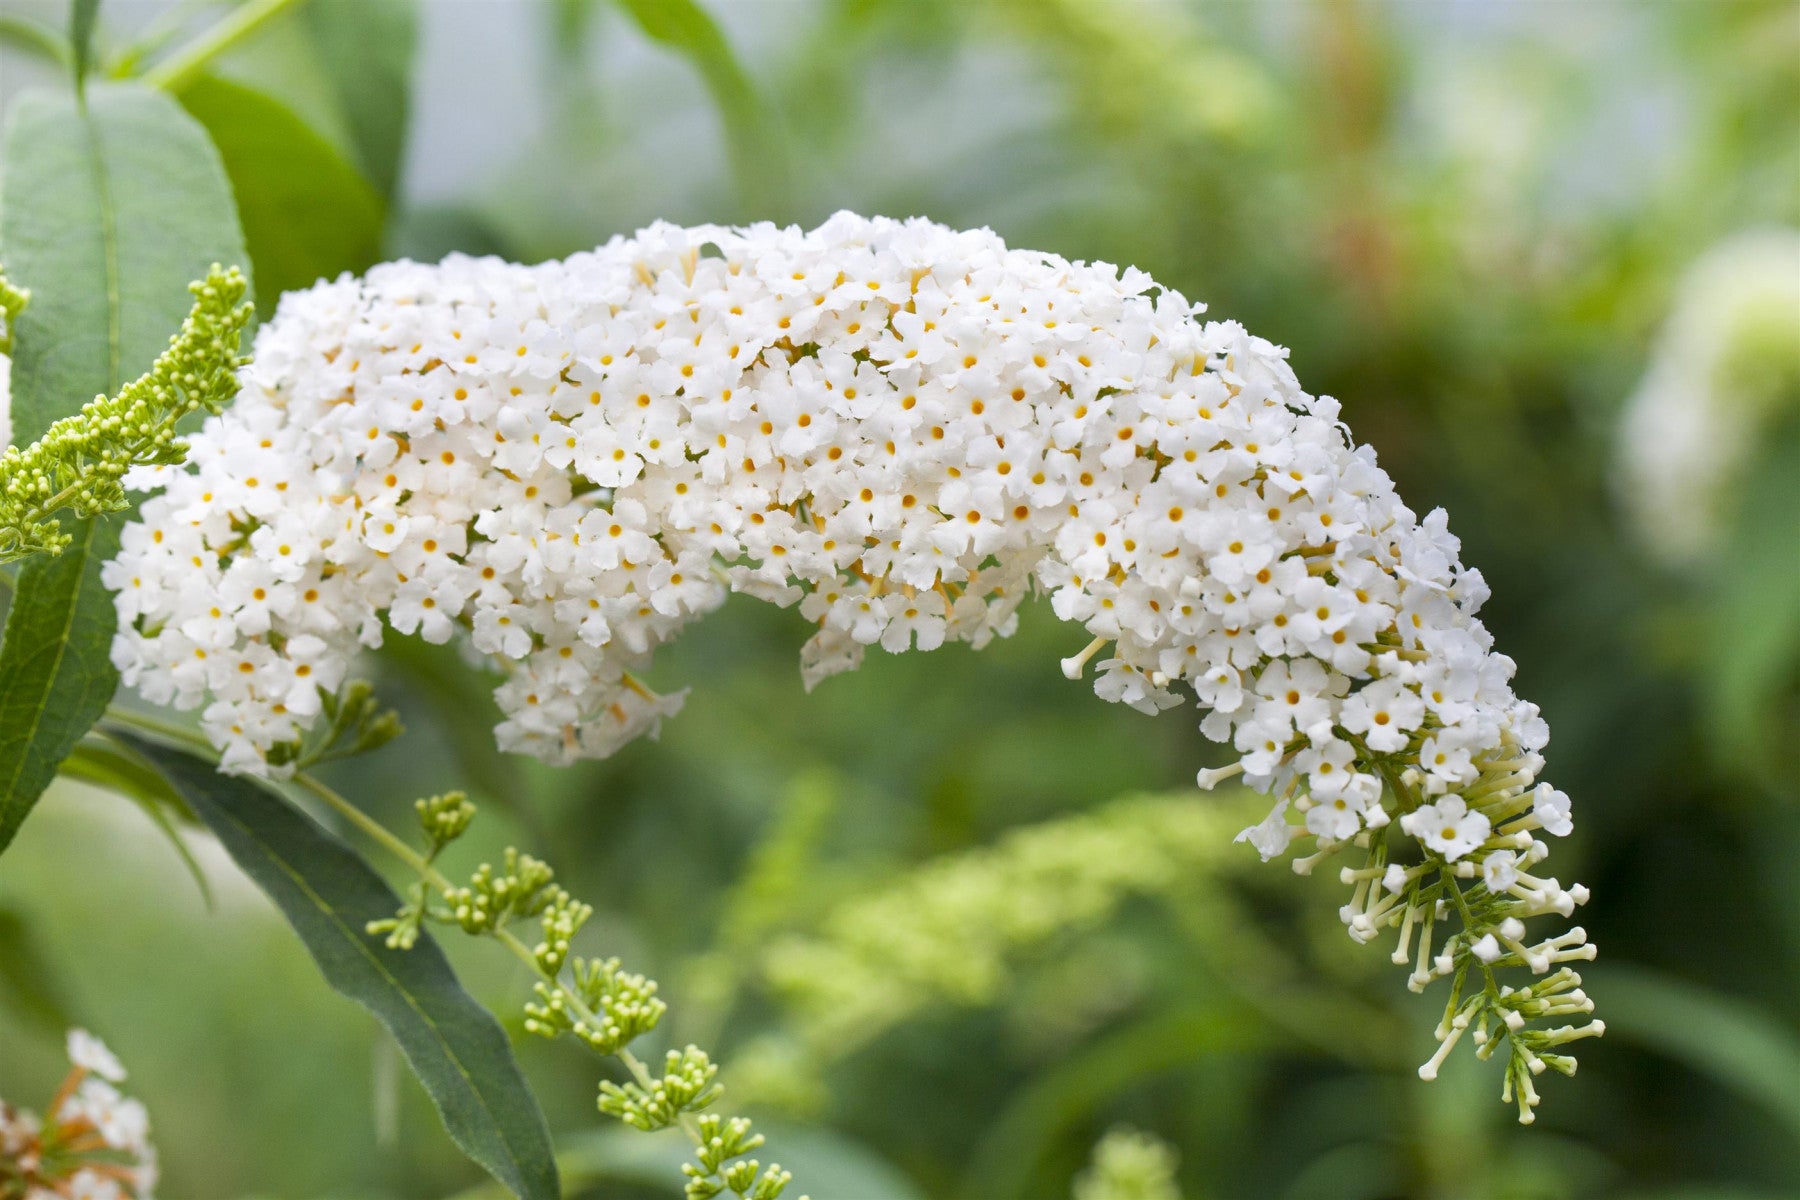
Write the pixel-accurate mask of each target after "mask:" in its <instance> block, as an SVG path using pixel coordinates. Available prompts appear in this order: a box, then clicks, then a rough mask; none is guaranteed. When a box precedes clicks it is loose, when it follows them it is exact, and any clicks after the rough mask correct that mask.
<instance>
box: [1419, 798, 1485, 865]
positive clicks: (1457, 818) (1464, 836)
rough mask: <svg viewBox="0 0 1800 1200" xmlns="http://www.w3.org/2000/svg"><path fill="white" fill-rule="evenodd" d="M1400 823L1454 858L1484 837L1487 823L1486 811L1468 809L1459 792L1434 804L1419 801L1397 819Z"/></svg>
mask: <svg viewBox="0 0 1800 1200" xmlns="http://www.w3.org/2000/svg"><path fill="white" fill-rule="evenodd" d="M1400 827H1401V828H1402V829H1404V830H1406V832H1408V833H1410V834H1412V835H1413V836H1414V837H1416V838H1418V839H1419V841H1421V842H1423V843H1424V844H1425V847H1426V848H1427V849H1430V850H1435V851H1436V852H1437V853H1439V854H1441V855H1443V856H1444V857H1445V858H1446V859H1448V860H1449V861H1451V862H1455V861H1456V860H1457V859H1459V858H1461V857H1462V856H1463V855H1465V854H1467V853H1469V852H1470V851H1471V850H1473V849H1475V847H1477V846H1479V845H1481V843H1483V842H1485V841H1487V838H1488V833H1489V832H1490V829H1491V823H1490V822H1489V820H1488V818H1487V814H1485V813H1481V812H1471V811H1469V806H1468V805H1467V804H1466V803H1465V802H1464V801H1463V798H1462V797H1461V796H1445V797H1444V798H1443V799H1441V800H1439V801H1438V802H1437V803H1435V804H1421V805H1420V806H1419V807H1418V808H1416V809H1414V810H1413V811H1412V812H1410V813H1408V814H1406V816H1404V817H1402V818H1401V819H1400Z"/></svg>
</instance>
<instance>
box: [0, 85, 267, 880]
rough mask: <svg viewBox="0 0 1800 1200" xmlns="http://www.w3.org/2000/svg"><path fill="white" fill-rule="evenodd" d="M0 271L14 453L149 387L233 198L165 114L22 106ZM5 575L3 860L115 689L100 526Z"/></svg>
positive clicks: (0, 216) (186, 123)
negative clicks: (9, 318)
mask: <svg viewBox="0 0 1800 1200" xmlns="http://www.w3.org/2000/svg"><path fill="white" fill-rule="evenodd" d="M0 176H3V177H4V179H5V181H6V194H5V198H4V203H3V204H0V257H3V258H4V260H5V262H6V266H7V274H8V276H9V277H10V278H11V279H12V280H13V281H14V282H15V283H17V284H19V285H20V286H23V287H26V288H29V289H31V293H32V299H31V304H30V305H28V306H27V307H26V309H25V311H24V312H23V313H21V314H20V316H19V320H18V325H17V328H16V330H15V331H14V338H13V363H12V417H13V435H14V437H15V438H16V439H17V440H18V441H19V443H20V444H25V443H28V442H30V441H32V440H34V439H35V438H37V437H38V436H39V435H41V434H42V433H43V432H44V430H45V429H46V428H48V427H49V425H50V423H51V422H52V421H55V420H56V419H58V418H59V417H64V416H67V415H69V414H70V413H73V412H75V411H77V410H78V409H79V408H80V407H81V406H82V405H83V404H85V403H86V402H87V401H89V400H91V399H93V398H94V397H95V396H96V395H98V394H100V393H102V392H104V393H108V394H111V393H113V392H116V391H118V390H119V388H120V387H121V386H123V385H124V384H125V383H126V382H127V381H128V380H130V379H133V378H135V377H136V376H137V375H139V374H141V373H142V372H143V371H144V370H146V369H147V368H148V367H149V366H150V364H151V362H152V361H154V359H155V358H156V356H157V354H159V353H160V352H161V351H162V350H163V349H164V348H165V347H166V346H167V345H168V341H169V336H170V335H171V334H173V333H174V332H175V331H176V330H177V329H179V328H180V327H181V322H182V318H184V317H185V316H186V315H187V312H188V308H189V306H190V304H191V303H192V301H193V297H192V296H190V295H189V294H188V290H187V285H188V283H189V282H190V281H192V280H194V279H198V278H200V277H202V276H204V275H205V274H206V271H207V268H208V267H209V266H210V265H211V264H212V263H215V262H221V263H242V262H243V261H244V250H243V241H242V238H241V236H240V235H239V233H238V227H237V216H236V213H235V211H234V210H233V208H232V203H231V191H230V187H229V185H228V184H227V182H226V179H225V173H224V170H223V169H222V168H221V167H220V165H219V158H218V155H217V154H216V153H215V152H214V150H213V148H212V144H211V143H210V142H208V141H207V138H206V133H205V131H204V130H202V129H201V128H200V127H199V126H198V125H197V124H195V123H194V121H193V120H192V119H191V118H189V117H188V116H187V115H186V114H185V113H183V112H182V111H181V109H180V108H179V107H178V106H177V105H176V104H175V103H174V102H173V101H171V100H170V99H169V98H168V97H166V96H163V95H161V94H159V93H157V92H153V91H150V90H148V89H145V88H142V87H138V86H133V85H119V84H96V85H94V86H91V87H90V88H88V91H87V98H86V103H85V105H84V104H80V103H78V102H77V101H76V99H75V98H74V97H73V96H63V95H56V94H49V93H44V92H28V93H26V94H25V95H23V96H21V97H20V98H19V100H18V101H17V103H16V105H15V107H14V110H13V114H12V118H11V120H10V122H9V123H8V126H7V131H6V139H5V148H4V169H3V170H0ZM67 529H68V532H69V533H70V534H71V535H73V537H74V542H73V543H72V544H71V545H70V546H69V547H68V548H67V549H65V550H64V551H63V552H62V554H60V555H58V556H56V557H53V558H52V557H39V558H36V559H32V560H30V561H29V562H27V563H26V564H25V565H24V567H23V568H22V569H21V570H20V572H19V576H18V588H17V591H16V592H15V594H14V597H13V604H12V609H11V611H10V612H9V613H8V616H7V623H6V638H5V643H4V645H3V646H0V850H4V849H5V848H6V846H7V844H8V843H10V842H11V841H12V838H13V834H14V833H15V832H17V830H18V827H19V824H20V822H22V821H23V820H24V819H25V815H26V814H27V813H28V812H29V811H30V810H31V807H32V806H33V805H34V804H36V803H37V799H38V797H39V796H40V795H42V794H43V791H44V788H45V787H47V786H49V783H50V780H51V779H52V778H54V777H55V774H56V769H57V767H58V765H59V764H60V763H61V762H62V760H63V759H64V757H66V756H67V755H68V753H69V751H70V750H71V749H72V748H73V747H74V745H75V743H76V742H78V741H79V740H80V739H81V736H82V735H83V734H85V733H86V732H87V731H88V729H89V728H90V727H91V726H92V725H93V723H94V721H95V720H96V719H98V717H99V716H100V713H101V710H102V709H104V708H105V706H106V702H107V701H108V700H109V699H110V698H111V697H112V694H113V690H114V688H115V687H116V686H117V684H118V673H117V672H116V671H115V670H114V669H113V666H112V663H111V661H110V660H109V658H108V650H109V647H110V645H111V642H112V635H113V629H114V626H115V624H116V620H115V617H114V615H113V606H112V597H111V595H110V594H109V593H108V592H107V591H106V589H105V588H103V587H102V586H101V585H100V564H101V563H102V562H104V561H105V560H106V559H107V558H108V557H110V556H111V554H112V553H113V551H114V550H115V549H116V547H117V539H118V526H117V522H116V520H115V519H102V520H97V521H88V522H80V523H75V522H70V523H68V525H67Z"/></svg>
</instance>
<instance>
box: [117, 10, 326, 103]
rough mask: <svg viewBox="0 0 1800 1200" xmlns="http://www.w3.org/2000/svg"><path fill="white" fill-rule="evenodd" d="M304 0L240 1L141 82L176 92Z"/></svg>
mask: <svg viewBox="0 0 1800 1200" xmlns="http://www.w3.org/2000/svg"><path fill="white" fill-rule="evenodd" d="M305 2H306V0H249V2H248V3H246V4H242V5H239V6H238V7H237V8H234V9H232V10H231V13H230V14H229V15H228V16H226V17H224V18H223V19H221V20H220V21H219V22H218V23H217V24H215V25H213V26H212V27H211V28H209V29H207V30H206V31H205V32H204V33H202V34H201V35H200V36H199V37H197V38H195V39H194V40H193V41H191V42H189V43H188V44H187V45H186V46H184V47H182V48H181V49H180V50H178V51H176V52H175V54H173V55H171V56H170V57H169V58H166V59H164V60H163V61H162V62H159V63H157V64H156V65H155V66H154V67H151V68H150V69H149V70H148V71H146V72H144V82H145V83H148V84H150V85H151V86H152V87H159V88H162V89H163V90H164V91H169V92H178V91H180V90H181V89H182V88H184V87H186V86H187V85H188V84H190V83H192V82H193V81H194V77H195V76H197V75H199V74H200V72H201V71H203V70H205V69H206V65H207V64H208V63H210V62H211V61H212V60H213V59H215V58H217V57H218V56H219V55H221V54H223V53H224V52H225V51H227V50H229V49H231V48H232V47H233V46H235V45H237V44H238V43H239V42H241V41H243V40H244V39H245V38H247V37H249V36H250V35H251V34H253V33H255V32H256V31H257V30H258V29H261V28H262V27H263V26H264V25H266V24H268V23H269V22H270V21H272V20H274V19H275V18H276V17H278V16H280V15H281V14H282V13H283V12H284V11H286V10H287V9H289V8H293V7H294V6H296V5H297V4H304V3H305Z"/></svg>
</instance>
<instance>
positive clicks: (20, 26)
mask: <svg viewBox="0 0 1800 1200" xmlns="http://www.w3.org/2000/svg"><path fill="white" fill-rule="evenodd" d="M0 46H12V47H14V48H16V49H18V50H19V51H21V52H23V53H25V54H31V55H35V56H36V57H38V58H43V59H48V60H49V61H50V62H53V63H55V64H57V65H58V66H61V67H67V66H69V60H70V58H71V57H72V55H73V51H71V50H70V49H69V39H68V38H67V37H65V36H64V35H63V32H62V30H60V29H52V28H51V27H50V26H48V25H45V24H43V23H42V22H41V21H34V20H32V19H31V18H30V17H22V16H14V15H12V14H10V13H7V14H0Z"/></svg>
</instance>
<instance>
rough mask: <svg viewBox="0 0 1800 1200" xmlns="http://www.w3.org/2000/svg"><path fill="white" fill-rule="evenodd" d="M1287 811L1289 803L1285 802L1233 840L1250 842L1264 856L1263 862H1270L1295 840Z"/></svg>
mask: <svg viewBox="0 0 1800 1200" xmlns="http://www.w3.org/2000/svg"><path fill="white" fill-rule="evenodd" d="M1287 810H1288V802H1287V801H1286V800H1283V801H1281V802H1280V803H1279V804H1277V805H1276V806H1275V807H1274V808H1272V809H1270V810H1269V815H1268V816H1266V817H1264V818H1263V819H1262V821H1261V822H1259V823H1258V824H1255V825H1252V826H1250V827H1249V828H1247V829H1244V830H1241V831H1239V833H1238V835H1237V836H1236V837H1234V838H1232V839H1231V840H1232V841H1234V842H1249V843H1250V844H1251V845H1252V846H1254V847H1255V848H1256V852H1257V853H1258V854H1260V855H1262V859H1263V861H1264V862H1268V861H1269V860H1270V859H1271V858H1274V857H1275V856H1276V855H1277V854H1280V853H1281V852H1282V851H1284V850H1286V849H1287V848H1288V843H1289V842H1291V841H1292V840H1293V838H1294V827H1293V826H1292V825H1289V824H1288V822H1287Z"/></svg>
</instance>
